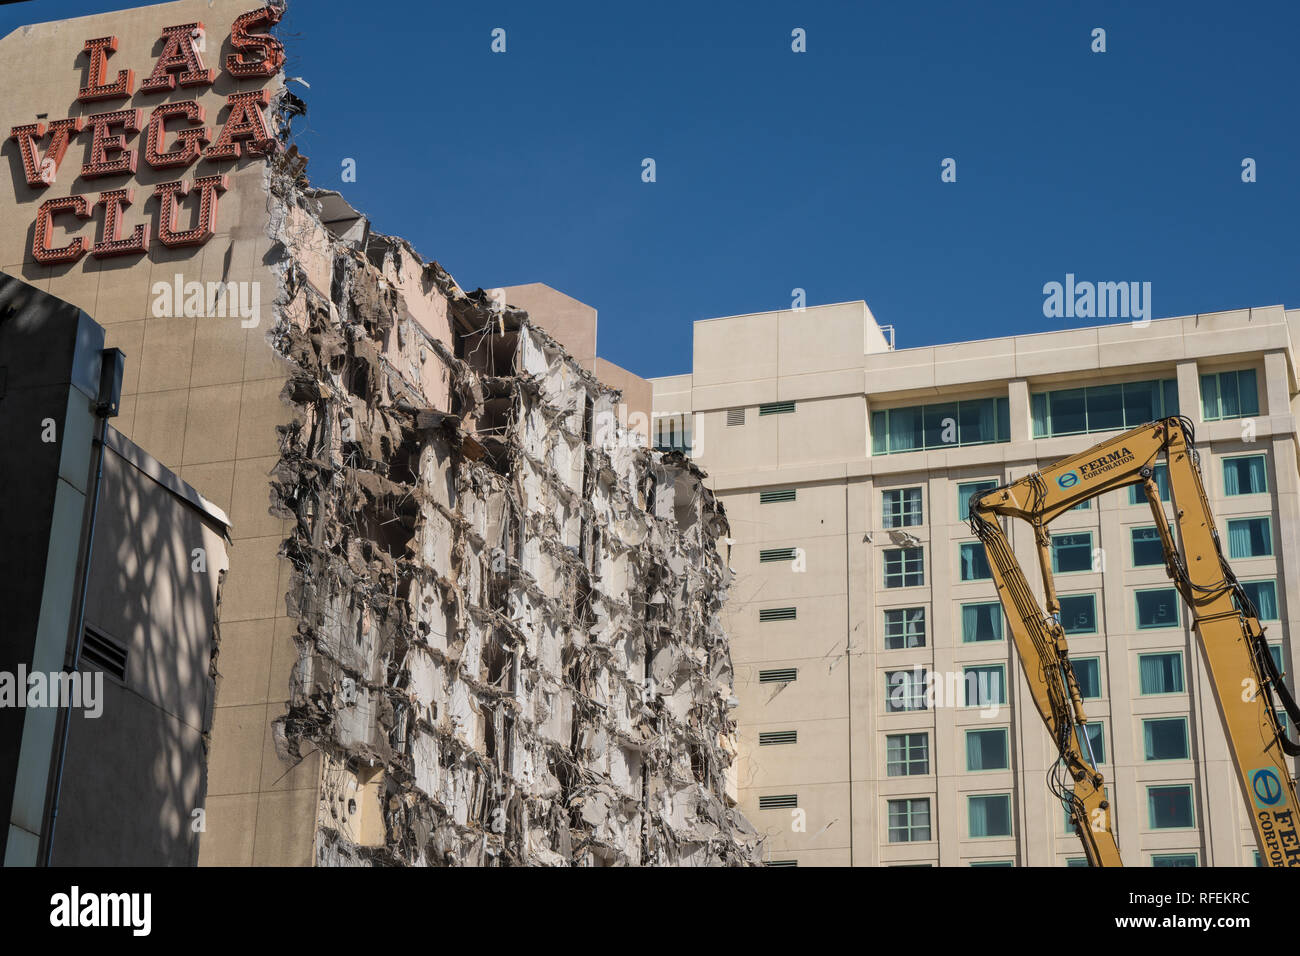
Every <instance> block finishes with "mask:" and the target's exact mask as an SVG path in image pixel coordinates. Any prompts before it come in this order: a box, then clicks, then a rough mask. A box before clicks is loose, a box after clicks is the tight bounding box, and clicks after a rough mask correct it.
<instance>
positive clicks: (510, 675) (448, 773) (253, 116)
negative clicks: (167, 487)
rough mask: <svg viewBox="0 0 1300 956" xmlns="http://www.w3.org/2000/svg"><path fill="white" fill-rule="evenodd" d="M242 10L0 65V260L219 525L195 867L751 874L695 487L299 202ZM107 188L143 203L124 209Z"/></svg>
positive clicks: (123, 422)
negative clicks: (96, 218)
mask: <svg viewBox="0 0 1300 956" xmlns="http://www.w3.org/2000/svg"><path fill="white" fill-rule="evenodd" d="M250 6H253V5H252V4H250V3H249V2H248V0H175V2H172V3H166V4H160V5H157V6H151V7H139V8H135V9H131V10H125V11H121V12H119V13H107V14H96V15H93V16H89V17H83V18H79V19H75V20H67V21H61V22H55V23H49V24H41V25H37V26H33V27H26V28H23V29H22V30H20V31H17V32H15V33H14V34H11V35H10V36H9V37H6V38H4V39H3V40H2V41H0V49H2V50H3V52H4V53H5V59H6V62H7V64H8V65H7V66H6V68H5V70H6V75H12V76H13V77H15V78H17V77H28V76H30V77H31V78H32V79H31V81H30V82H28V81H27V80H24V83H26V85H24V86H17V87H15V88H14V92H13V94H12V95H9V96H5V97H0V109H2V110H3V112H4V116H3V117H2V118H0V119H2V120H3V121H4V122H7V124H8V125H7V126H6V129H7V128H9V127H10V126H12V127H13V128H14V129H15V133H14V137H13V138H11V140H12V141H11V143H10V145H9V146H8V147H7V148H8V149H9V150H10V152H11V154H12V155H13V156H18V155H19V149H20V147H21V149H22V150H24V152H22V155H23V156H27V155H28V154H29V153H30V155H31V157H32V162H31V163H29V164H27V165H28V166H31V167H32V168H31V169H28V168H27V166H23V165H16V166H15V167H14V168H16V169H22V170H26V172H25V173H23V174H22V175H17V176H15V177H14V180H13V183H12V195H10V194H8V193H5V194H3V195H0V221H8V222H13V223H16V224H20V225H21V226H23V227H24V228H25V227H26V225H27V224H29V223H31V222H33V221H35V222H36V224H37V226H36V227H35V229H34V232H33V231H32V230H31V229H29V230H28V232H27V233H22V232H21V231H20V229H18V228H14V229H12V230H0V263H13V265H0V268H2V269H3V270H4V271H7V272H9V273H11V274H15V275H19V276H21V277H22V278H23V279H24V280H25V281H27V282H28V283H30V284H33V285H36V286H38V287H40V288H41V289H42V290H44V291H49V292H50V293H52V294H53V295H55V296H58V297H59V298H62V299H63V300H65V301H67V302H71V303H74V304H76V305H78V306H79V307H81V308H82V309H84V310H85V311H86V312H87V313H89V314H90V315H91V316H93V317H94V318H95V319H96V321H98V322H100V323H101V324H102V325H103V326H104V328H105V334H106V343H105V344H106V346H108V347H116V348H120V349H121V350H122V352H123V353H124V354H125V362H126V366H125V367H126V370H127V372H126V380H125V382H124V385H123V389H122V414H121V417H120V419H119V420H118V427H119V428H120V430H121V431H122V433H123V434H124V435H126V436H127V437H129V438H130V439H131V440H132V441H134V442H135V443H137V444H138V445H140V446H141V447H142V448H144V449H145V450H146V451H148V452H149V453H151V454H153V455H154V456H155V457H156V458H157V459H158V460H159V461H160V462H161V463H162V464H163V465H164V466H166V467H168V468H172V469H175V470H176V472H177V473H178V474H180V475H181V477H182V478H183V479H184V480H185V481H186V482H188V483H189V484H191V485H192V486H193V487H194V488H196V489H197V490H198V491H199V492H200V493H201V494H202V495H203V496H204V497H205V499H207V500H209V501H211V502H213V503H214V504H215V505H217V506H218V507H221V508H222V509H224V510H225V511H226V513H228V514H229V515H230V518H231V529H230V536H231V542H232V544H231V548H230V552H229V565H230V568H229V574H228V576H227V578H226V581H225V583H224V585H223V592H222V607H221V621H220V639H219V644H218V645H217V646H214V648H213V662H212V667H213V673H214V674H215V675H216V682H217V684H216V698H215V706H214V710H213V720H212V730H211V735H210V740H209V741H208V743H209V747H208V788H207V795H206V798H205V799H204V801H203V805H202V806H201V807H196V808H194V812H195V816H196V819H198V818H201V820H202V823H201V824H200V825H201V827H202V830H201V836H200V843H199V862H200V864H201V865H249V864H267V865H312V864H316V865H342V864H362V865H365V864H374V865H515V864H522V865H637V864H643V865H677V864H680V865H705V864H745V863H752V862H756V861H757V859H758V855H759V849H758V838H757V836H756V834H755V833H754V831H753V829H752V828H751V827H750V826H749V824H748V823H747V822H746V821H745V820H744V818H743V817H742V816H741V815H740V813H739V811H738V810H737V809H736V807H735V801H734V794H735V790H734V781H733V780H732V779H731V777H730V773H731V768H732V762H733V758H734V745H733V739H734V738H733V733H734V722H733V719H732V716H731V708H732V707H733V706H734V703H735V700H734V696H733V691H732V672H731V661H730V656H729V650H728V643H727V638H726V635H725V633H724V632H723V630H722V628H721V625H720V618H719V611H720V608H721V605H722V603H723V600H724V598H725V595H726V588H727V583H728V580H729V575H730V572H729V571H728V569H727V566H726V552H727V545H726V544H725V542H726V541H727V540H728V539H727V533H728V532H727V522H726V517H725V514H724V512H723V509H722V508H721V506H720V505H719V504H718V503H717V501H716V500H715V499H714V497H713V496H712V494H711V493H710V492H709V491H708V490H707V489H706V488H705V486H704V481H703V474H702V472H700V471H699V470H698V469H697V468H696V467H695V466H693V465H692V464H690V463H689V462H688V461H686V460H685V459H684V458H682V457H681V456H673V455H668V456H665V455H662V454H659V453H657V452H653V451H651V450H649V449H648V448H647V447H645V441H644V440H643V438H642V437H641V436H640V435H637V434H634V433H632V432H629V431H628V430H627V429H625V428H624V427H623V424H622V422H621V419H622V418H624V417H625V416H620V414H619V411H620V410H619V407H618V406H619V404H620V393H619V392H618V391H617V390H615V389H612V388H609V387H607V386H606V385H604V384H602V382H601V381H600V380H598V379H597V378H596V377H595V376H594V375H593V372H592V369H594V368H597V367H598V366H597V365H595V363H596V362H599V361H600V360H599V359H596V358H595V357H594V356H590V355H588V356H582V357H579V358H577V359H575V357H574V356H572V355H570V354H569V353H568V352H567V351H566V349H565V347H564V346H563V345H562V344H561V342H560V341H559V340H557V337H558V336H560V335H561V333H560V332H558V331H557V332H556V333H555V335H554V336H553V335H552V334H550V333H548V332H547V331H546V330H545V326H546V322H545V321H542V320H539V316H538V315H536V314H534V315H533V316H531V317H530V316H529V315H528V314H526V313H525V312H523V311H521V310H519V309H514V308H511V307H509V306H508V305H507V304H506V303H505V302H503V301H502V299H501V297H500V296H496V297H489V296H488V295H487V294H485V293H483V292H482V291H481V290H480V291H477V292H475V293H472V294H467V293H466V292H464V291H463V290H462V289H461V288H460V287H458V286H457V284H456V283H455V282H454V281H453V280H452V278H451V277H450V276H448V275H447V274H446V273H445V272H444V271H443V270H442V269H441V268H440V267H439V266H438V265H437V264H436V263H432V262H426V261H425V260H423V259H422V258H421V257H420V256H419V255H417V254H416V253H415V251H414V250H413V249H412V248H411V247H410V246H409V245H408V244H407V243H406V242H404V241H402V240H400V239H394V238H388V237H385V236H381V235H379V234H377V233H374V232H372V231H371V230H370V227H369V223H368V222H367V221H366V219H365V218H364V217H363V216H361V215H360V214H358V213H357V212H356V211H355V210H353V209H352V208H351V207H350V206H348V205H347V203H346V202H344V201H343V199H342V197H340V196H339V195H338V194H337V193H333V192H328V191H324V190H319V189H314V188H312V186H311V185H310V184H309V182H308V181H307V179H306V178H305V177H304V175H303V169H304V166H305V164H306V160H305V158H304V157H301V156H299V155H298V154H297V152H296V149H295V148H294V146H293V136H292V133H291V130H290V124H291V122H292V121H293V119H294V118H295V117H296V116H299V115H301V114H302V112H303V111H304V110H305V109H306V104H305V103H303V102H302V101H301V100H299V99H298V98H297V97H295V96H293V94H292V93H290V92H289V91H288V90H286V88H285V74H284V71H283V63H284V62H285V55H284V54H285V51H284V49H283V44H282V43H281V41H280V40H279V39H277V37H276V36H275V34H276V33H277V32H278V30H277V25H278V24H279V23H280V21H281V18H282V17H283V16H284V6H283V4H280V3H274V4H271V5H268V6H265V7H257V6H253V8H252V9H250ZM304 9H305V8H304ZM209 34H210V36H209ZM205 37H207V38H208V41H207V42H206V44H205V43H204V38H205ZM159 38H162V39H161V40H160V39H159ZM160 49H161V50H162V51H163V52H162V53H159V50H160ZM205 57H206V59H205ZM67 63H75V64H76V68H74V69H64V68H61V67H60V68H58V69H55V68H52V67H50V64H60V65H62V64H67ZM132 70H138V71H139V75H140V76H141V77H144V76H146V75H147V76H149V82H148V84H147V85H146V84H144V83H142V84H141V86H140V88H139V89H138V90H137V89H135V87H134V85H133V84H134V74H133V73H132V72H131V71H132ZM115 76H116V77H118V80H117V82H116V83H113V82H110V81H111V80H112V78H113V77H115ZM169 82H170V83H172V87H173V89H174V88H175V86H176V84H179V85H180V86H181V87H182V88H183V89H184V93H183V95H184V96H185V97H186V98H187V102H185V103H182V104H180V105H172V104H171V103H170V102H167V103H163V102H161V98H163V97H164V96H165V93H164V91H163V86H164V85H166V84H167V83H169ZM176 95H177V96H180V95H182V94H181V93H179V92H178V93H177V94H176ZM68 103H72V104H73V105H72V106H71V108H68V107H67V104H68ZM105 103H107V104H109V105H108V106H105V105H103V104H105ZM124 107H126V108H124ZM33 108H37V109H48V110H54V111H55V113H54V114H52V115H55V116H57V117H58V118H59V122H58V123H57V124H54V123H53V121H52V125H50V126H49V127H48V128H47V127H46V126H45V125H43V124H32V123H31V121H30V115H29V114H30V113H31V110H32V109H33ZM109 109H112V110H115V112H112V113H106V114H105V115H102V116H101V115H99V113H98V112H97V111H105V110H109ZM143 110H149V111H150V113H149V116H150V121H149V123H148V124H144V122H143V115H144V113H143V112H142V111H143ZM65 112H66V113H67V114H68V115H67V117H66V118H64V113H65ZM205 116H206V117H210V118H211V119H212V122H213V123H214V124H215V125H214V126H213V127H212V129H211V130H210V131H209V130H207V129H206V128H204V129H203V130H200V129H199V128H198V126H199V125H201V124H203V123H204V122H205ZM168 121H170V122H171V123H172V124H173V125H172V128H171V130H168V128H167V127H166V123H167V122H168ZM114 123H116V124H118V126H120V127H122V134H123V135H122V137H121V141H122V145H121V146H119V147H117V148H118V149H119V150H120V151H122V156H123V157H125V158H123V159H121V160H120V162H116V163H114V164H112V165H111V167H110V166H104V167H103V168H100V167H98V166H95V167H93V168H91V172H93V173H95V174H96V175H102V176H105V177H108V178H107V179H106V182H105V186H104V188H105V189H106V190H108V191H106V192H105V193H104V194H103V196H101V197H100V199H99V200H97V201H99V202H102V203H105V204H106V205H105V208H106V209H107V208H109V206H108V205H107V204H115V205H112V208H113V209H114V210H115V212H114V216H116V217H117V218H116V219H114V221H113V222H111V223H108V222H107V221H105V222H104V223H101V224H99V225H96V224H95V223H91V224H89V225H86V226H85V227H84V229H83V227H82V225H81V222H82V217H81V216H80V210H82V209H83V207H84V208H89V205H90V204H91V203H92V201H94V195H93V194H90V195H89V197H88V196H85V195H80V193H79V192H78V191H79V190H82V188H83V185H84V184H82V179H84V178H85V177H84V175H83V176H82V177H78V176H77V175H76V169H75V168H74V165H75V162H76V159H75V157H76V155H77V154H76V151H68V150H66V149H65V148H64V147H66V146H67V144H68V142H69V141H70V140H69V137H78V136H81V137H83V138H86V137H90V138H94V137H100V138H101V139H102V138H103V134H104V131H105V130H107V129H108V128H109V127H110V126H111V124H114ZM56 126H57V129H56V128H55V127H56ZM144 126H147V127H148V128H147V129H143V128H137V127H144ZM218 127H219V128H220V130H221V132H220V133H218ZM96 131H98V132H96ZM60 136H63V137H64V138H63V139H59V138H58V137H60ZM169 137H170V138H169ZM182 140H183V141H184V143H183V144H182ZM209 140H210V141H211V142H210V143H209ZM87 141H88V142H89V139H88V140H87ZM227 141H228V142H227ZM173 142H174V143H176V144H177V145H176V147H175V148H174V149H172V150H167V149H166V147H167V145H168V144H170V143H173ZM60 144H62V145H60ZM182 145H184V148H182ZM65 152H66V155H67V157H69V158H67V159H65V158H64V154H65ZM137 153H138V154H139V155H138V156H137ZM39 157H44V158H43V159H41V162H40V163H39V164H38V163H37V162H36V160H37V158H39ZM128 159H129V161H128ZM137 160H143V165H140V164H139V163H138V161H137ZM15 162H17V160H15ZM60 162H66V164H67V165H66V167H65V168H64V169H63V172H62V173H59V172H58V169H59V164H60ZM47 164H49V165H51V167H52V174H50V175H44V170H45V167H46V165H47ZM137 167H138V169H137ZM146 167H147V169H146ZM159 168H161V169H166V170H168V172H167V174H166V175H167V176H169V177H172V178H175V179H177V180H178V181H179V183H168V184H165V186H166V188H165V189H164V188H162V187H155V186H154V184H153V182H152V179H153V178H157V177H156V176H153V177H152V178H149V177H146V178H145V179H143V180H142V179H140V177H139V176H138V175H137V173H144V172H148V171H149V170H153V169H159ZM84 171H85V168H84V167H83V173H84ZM133 184H134V185H136V186H140V187H141V188H149V189H154V190H155V192H156V193H157V195H158V196H159V197H161V198H159V199H158V200H157V201H155V202H151V203H148V204H146V202H145V201H144V200H143V199H142V200H141V201H140V202H139V203H138V204H137V206H136V207H134V208H129V209H128V208H127V207H128V206H129V204H130V195H129V194H130V190H131V188H132V187H133ZM186 184H191V185H190V188H188V189H187V188H185V187H186ZM109 187H112V188H109ZM173 187H175V188H174V189H173ZM168 196H170V197H171V199H168V198H167V197H168ZM218 196H219V198H220V201H219V203H218V201H217V198H218ZM159 203H162V205H161V206H159ZM154 207H158V208H157V209H155V208H154ZM55 216H57V217H58V229H56V230H54V231H53V232H51V230H50V228H48V226H49V224H50V223H51V222H53V221H54V220H53V219H51V218H50V217H55ZM184 217H188V221H189V222H192V223H194V224H195V225H194V226H193V228H192V229H189V230H188V231H179V230H181V229H182V225H181V222H182V219H183V218H184ZM146 220H149V221H146ZM150 222H152V224H153V226H154V227H155V231H156V233H157V235H158V236H159V237H160V238H159V242H155V243H151V242H149V241H147V239H148V237H149V230H148V228H146V227H147V226H149V225H150ZM110 227H111V228H110ZM137 227H139V228H138V229H137ZM133 229H136V232H135V233H133V232H132V230H133ZM61 230H63V231H67V232H68V233H69V234H71V233H75V232H76V231H77V230H81V231H83V232H84V233H85V235H84V236H78V237H77V238H75V239H72V240H71V241H70V243H69V244H67V245H56V243H60V242H63V241H64V239H65V238H66V236H63V235H62V232H61ZM99 233H102V235H100V234H99ZM132 236H134V237H135V238H133V239H131V241H127V240H126V239H124V238H122V237H132ZM136 239H139V241H136ZM92 248H93V250H94V253H93V255H92V254H88V250H90V249H92ZM191 288H193V289H196V290H198V291H197V292H196V293H195V294H194V296H193V297H192V296H191V293H190V291H189V290H190V289H191ZM159 289H162V290H164V291H166V290H169V289H174V290H175V295H174V296H173V295H170V293H169V295H168V298H169V301H170V302H171V305H167V304H166V303H165V302H163V300H161V299H159V298H158V297H157V295H155V293H156V292H157V290H159ZM182 289H184V290H185V292H184V296H183V298H184V303H185V304H184V310H183V312H182V311H181V308H180V301H181V299H182V294H181V292H182ZM214 289H215V290H216V293H217V295H216V297H215V298H214V295H213V290H214ZM259 291H260V296H254V295H253V294H254V293H258V292H259ZM534 291H535V290H534ZM205 292H206V301H204V299H205ZM223 296H225V297H226V298H223ZM231 301H238V302H239V303H240V305H241V309H240V310H237V311H232V309H231V308H229V305H230V303H231ZM258 301H260V302H261V303H262V304H263V306H266V305H268V304H269V306H270V307H269V308H263V309H262V310H261V311H262V313H269V314H259V312H258V309H257V307H256V306H254V307H252V308H249V309H244V308H243V306H247V305H250V304H251V303H253V302H258ZM569 301H570V302H572V301H573V300H569ZM192 304H197V306H199V307H198V308H196V309H192V308H191V305H192ZM579 305H580V304H579ZM592 321H593V322H594V312H593V313H592ZM558 328H559V326H558V325H557V329H558ZM590 331H591V334H590V336H589V339H590V341H591V342H593V343H594V329H592V330H590ZM603 367H606V368H616V367H612V366H609V365H608V363H605V365H604V366H603ZM619 371H621V370H619ZM630 378H632V379H635V376H630ZM636 381H637V382H640V383H641V384H642V385H644V384H645V383H644V380H640V379H636ZM646 393H647V395H648V386H646ZM642 434H648V429H644V430H643V432H642ZM200 810H201V811H203V812H202V813H199V812H198V811H200Z"/></svg>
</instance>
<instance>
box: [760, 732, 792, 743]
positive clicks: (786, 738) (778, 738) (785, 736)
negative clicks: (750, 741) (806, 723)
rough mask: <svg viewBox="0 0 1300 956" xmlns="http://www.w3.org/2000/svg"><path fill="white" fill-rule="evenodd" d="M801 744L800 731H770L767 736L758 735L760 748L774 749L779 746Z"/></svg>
mask: <svg viewBox="0 0 1300 956" xmlns="http://www.w3.org/2000/svg"><path fill="white" fill-rule="evenodd" d="M798 742H799V731H797V730H769V731H768V732H767V733H765V734H759V735H758V745H759V746H760V747H772V746H775V745H777V744H797V743H798Z"/></svg>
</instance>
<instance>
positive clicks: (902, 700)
mask: <svg viewBox="0 0 1300 956" xmlns="http://www.w3.org/2000/svg"><path fill="white" fill-rule="evenodd" d="M885 710H886V711H888V712H889V713H891V714H895V713H899V712H901V711H904V710H925V669H924V668H921V667H914V668H912V669H911V670H909V671H885Z"/></svg>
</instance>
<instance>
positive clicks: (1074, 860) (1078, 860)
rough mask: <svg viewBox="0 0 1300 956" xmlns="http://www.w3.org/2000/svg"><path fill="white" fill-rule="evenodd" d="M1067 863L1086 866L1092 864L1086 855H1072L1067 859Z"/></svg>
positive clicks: (1068, 864)
mask: <svg viewBox="0 0 1300 956" xmlns="http://www.w3.org/2000/svg"><path fill="white" fill-rule="evenodd" d="M1065 865H1066V866H1084V867H1086V866H1090V865H1091V864H1089V863H1088V858H1087V857H1086V856H1072V857H1069V858H1067V859H1066V861H1065Z"/></svg>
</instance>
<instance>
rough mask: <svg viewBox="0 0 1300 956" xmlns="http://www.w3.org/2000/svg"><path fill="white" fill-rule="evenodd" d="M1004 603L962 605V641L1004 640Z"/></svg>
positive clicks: (986, 602)
mask: <svg viewBox="0 0 1300 956" xmlns="http://www.w3.org/2000/svg"><path fill="white" fill-rule="evenodd" d="M1002 633H1003V632H1002V605H1001V603H999V602H998V601H982V602H981V603H979V604H963V605H962V606H961V642H962V643H963V644H975V643H978V642H980V641H1000V640H1002Z"/></svg>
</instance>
